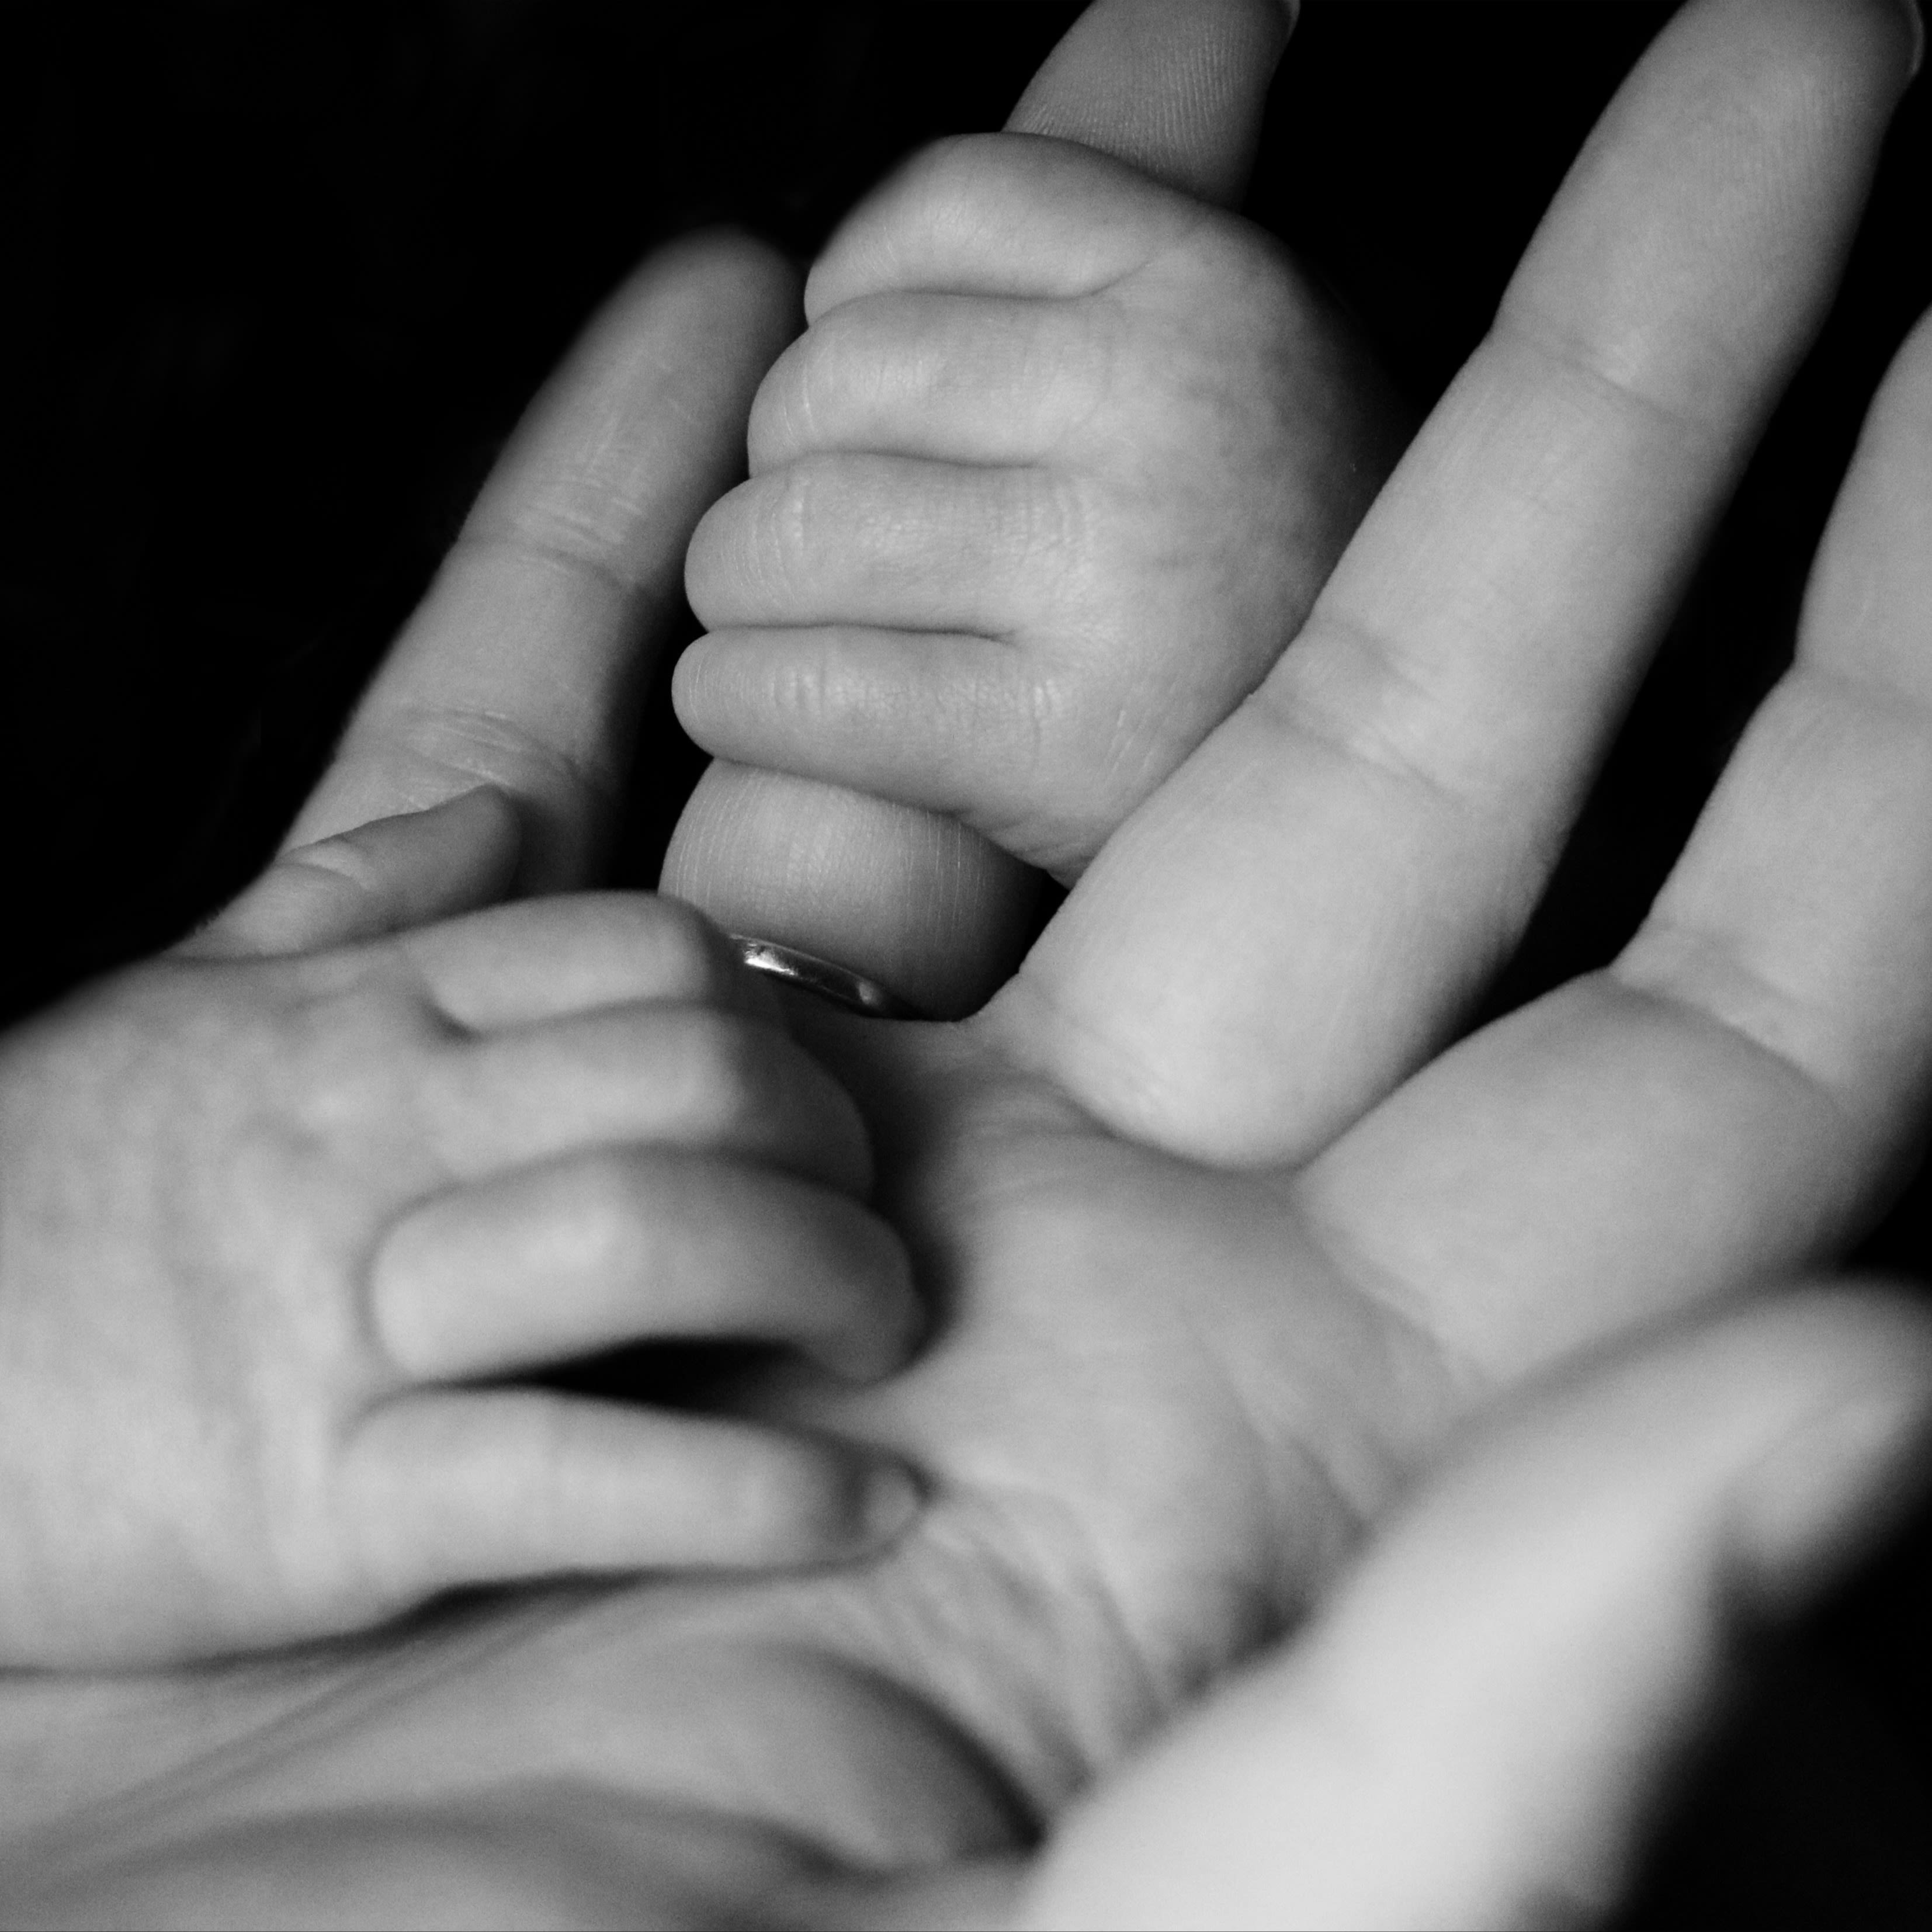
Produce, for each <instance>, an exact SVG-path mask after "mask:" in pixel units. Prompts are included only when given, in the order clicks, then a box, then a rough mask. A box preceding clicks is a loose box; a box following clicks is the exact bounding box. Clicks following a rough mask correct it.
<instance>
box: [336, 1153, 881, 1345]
mask: <svg viewBox="0 0 1932 1932" xmlns="http://www.w3.org/2000/svg"><path fill="white" fill-rule="evenodd" d="M369 1294H370V1305H371V1311H372V1314H373V1317H374V1322H375V1325H376V1328H377V1334H379V1336H380V1337H381V1339H382V1341H383V1346H384V1348H385V1349H386V1352H387V1353H388V1355H389V1357H390V1358H391V1359H392V1361H394V1362H395V1364H397V1366H398V1367H400V1368H401V1370H403V1371H404V1373H406V1374H407V1375H410V1376H416V1377H434V1378H437V1379H445V1380H447V1379H458V1378H464V1377H471V1376H489V1375H500V1374H503V1373H508V1372H510V1371H513V1370H529V1369H532V1368H535V1367H541V1366H542V1365H544V1364H547V1363H553V1362H558V1361H568V1360H570V1359H571V1358H574V1357H579V1356H584V1355H592V1354H595V1353H597V1352H601V1351H602V1350H604V1349H613V1348H616V1347H618V1346H620V1345H622V1344H625V1343H633V1342H643V1341H657V1340H672V1339H675V1338H678V1337H688V1338H695V1339H702V1340H746V1341H759V1342H768V1343H781V1344H784V1345H786V1346H790V1347H792V1348H794V1349H798V1350H799V1351H800V1352H802V1353H803V1354H805V1355H808V1356H810V1357H811V1358H812V1359H813V1360H814V1361H817V1362H818V1363H820V1364H822V1365H823V1367H826V1368H827V1369H829V1370H832V1373H835V1374H837V1375H841V1376H850V1377H853V1378H854V1379H860V1380H865V1381H870V1380H873V1379H876V1378H877V1377H878V1376H883V1375H885V1374H887V1373H889V1372H890V1371H891V1370H893V1369H895V1368H896V1367H898V1365H899V1364H901V1362H902V1361H904V1359H905V1358H906V1356H907V1353H908V1352H909V1351H910V1349H911V1346H912V1343H913V1339H914V1337H915V1334H916V1331H917V1329H918V1327H919V1305H918V1302H917V1300H916V1298H915V1296H914V1295H913V1290H912V1282H911V1274H910V1268H909V1267H908V1265H907V1261H906V1257H905V1252H904V1249H903V1248H902V1247H901V1246H900V1244H899V1243H898V1241H897V1240H896V1239H895V1238H894V1237H893V1236H892V1235H891V1234H890V1233H889V1231H888V1230H887V1229H886V1226H885V1224H884V1223H883V1222H881V1221H880V1220H877V1219H876V1218H875V1217H874V1216H872V1215H870V1214H867V1213H865V1211H863V1210H862V1208H859V1207H858V1206H857V1205H856V1204H855V1203H854V1202H852V1201H850V1199H847V1197H846V1196H843V1195H840V1194H835V1193H830V1192H829V1191H828V1190H825V1189H823V1188H818V1187H808V1186H807V1185H806V1184H804V1183H803V1182H801V1181H794V1180H793V1179H791V1178H790V1177H788V1176H787V1175H778V1174H774V1173H772V1172H770V1170H769V1169H761V1168H756V1167H750V1166H743V1165H742V1164H739V1163H734V1162H730V1161H724V1160H718V1159H717V1158H715V1157H712V1156H710V1155H706V1154H681V1153H676V1152H671V1151H665V1150H664V1149H661V1148H598V1149H596V1150H595V1151H592V1152H590V1153H589V1154H577V1155H574V1156H569V1157H565V1158H564V1159H562V1160H556V1161H552V1162H550V1163H546V1164H544V1165H543V1166H538V1167H533V1168H529V1169H523V1170H522V1171H521V1172H517V1173H514V1174H511V1175H504V1176H502V1177H501V1178H499V1179H496V1180H493V1181H487V1182H484V1184H481V1186H478V1187H469V1188H459V1189H456V1190H452V1191H451V1192H450V1193H446V1194H440V1195H438V1196H435V1197H434V1199H431V1200H430V1201H428V1202H425V1204H424V1205H422V1206H421V1207H419V1208H416V1210H415V1211H413V1213H411V1214H407V1215H406V1216H405V1217H404V1218H403V1219H402V1220H400V1221H398V1223H396V1224H395V1226H393V1227H392V1229H390V1230H389V1232H388V1234H386V1235H385V1236H384V1237H383V1242H382V1245H381V1246H380V1247H379V1248H378V1249H377V1253H376V1256H375V1259H374V1261H373V1262H371V1265H370V1274H369Z"/></svg>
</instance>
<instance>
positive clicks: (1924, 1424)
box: [1736, 1388, 1932, 1601]
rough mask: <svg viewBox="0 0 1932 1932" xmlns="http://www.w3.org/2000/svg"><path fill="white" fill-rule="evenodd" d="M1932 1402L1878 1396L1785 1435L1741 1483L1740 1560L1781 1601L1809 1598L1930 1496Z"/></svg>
mask: <svg viewBox="0 0 1932 1932" xmlns="http://www.w3.org/2000/svg"><path fill="white" fill-rule="evenodd" d="M1928 1475H1932V1394H1928V1391H1926V1390H1924V1389H1922V1388H1913V1389H1911V1390H1909V1391H1901V1390H1897V1389H1891V1390H1884V1391H1873V1392H1871V1393H1870V1394H1866V1395H1863V1396H1860V1397H1854V1398H1853V1399H1852V1400H1850V1401H1849V1402H1847V1403H1845V1404H1843V1406H1841V1407H1838V1408H1836V1409H1832V1410H1830V1411H1829V1412H1826V1414H1824V1415H1820V1416H1818V1417H1817V1418H1814V1420H1813V1421H1810V1422H1808V1423H1807V1424H1804V1425H1802V1427H1799V1429H1797V1430H1795V1431H1794V1432H1793V1433H1792V1434H1790V1435H1789V1436H1786V1437H1784V1439H1783V1440H1782V1441H1781V1442H1779V1443H1778V1445H1777V1447H1776V1448H1774V1449H1773V1450H1772V1451H1771V1453H1770V1454H1769V1455H1767V1456H1766V1457H1764V1458H1763V1460H1761V1461H1760V1463H1758V1464H1757V1466H1756V1467H1755V1468H1754V1469H1752V1470H1751V1472H1750V1473H1749V1474H1748V1475H1746V1476H1745V1478H1744V1480H1743V1481H1742V1484H1740V1486H1739V1490H1738V1491H1737V1493H1736V1504H1737V1508H1738V1512H1739V1513H1738V1515H1737V1517H1736V1523H1737V1526H1738V1529H1739V1535H1740V1539H1741V1542H1742V1550H1741V1554H1742V1556H1743V1557H1744V1558H1745V1561H1746V1562H1747V1563H1748V1564H1749V1565H1750V1566H1751V1568H1752V1569H1753V1570H1754V1571H1755V1573H1756V1574H1757V1579H1758V1580H1759V1581H1760V1583H1761V1584H1762V1585H1763V1587H1764V1588H1765V1589H1766V1590H1767V1591H1768V1592H1769V1594H1770V1595H1771V1596H1772V1598H1773V1599H1774V1600H1778V1599H1789V1600H1791V1601H1802V1600H1803V1599H1804V1598H1805V1597H1807V1596H1808V1595H1811V1593H1812V1592H1815V1591H1816V1590H1817V1589H1822V1588H1823V1586H1824V1585H1825V1584H1826V1583H1827V1582H1828V1581H1829V1580H1830V1579H1831V1578H1832V1577H1833V1576H1835V1575H1836V1574H1838V1572H1840V1571H1843V1570H1844V1569H1846V1568H1849V1566H1850V1565H1852V1563H1853V1562H1855V1561H1856V1560H1857V1559H1858V1557H1859V1556H1862V1555H1863V1554H1864V1553H1865V1552H1866V1551H1867V1550H1868V1549H1870V1547H1872V1546H1873V1544H1876V1543H1877V1542H1878V1541H1879V1540H1880V1539H1881V1538H1882V1537H1883V1535H1884V1534H1885V1532H1886V1531H1887V1530H1888V1529H1891V1528H1892V1527H1893V1526H1894V1525H1895V1524H1897V1523H1898V1522H1899V1521H1900V1520H1901V1519H1902V1518H1903V1517H1904V1516H1905V1515H1906V1514H1907V1512H1908V1511H1909V1510H1910V1508H1911V1507H1912V1505H1913V1504H1914V1503H1915V1502H1917V1501H1918V1499H1919V1498H1920V1497H1921V1496H1922V1495H1923V1494H1924V1492H1925V1490H1926V1487H1927V1476H1928Z"/></svg>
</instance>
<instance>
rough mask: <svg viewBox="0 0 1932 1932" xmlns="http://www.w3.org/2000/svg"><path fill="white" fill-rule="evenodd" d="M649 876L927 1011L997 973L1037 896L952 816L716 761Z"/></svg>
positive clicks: (955, 1001) (731, 921)
mask: <svg viewBox="0 0 1932 1932" xmlns="http://www.w3.org/2000/svg"><path fill="white" fill-rule="evenodd" d="M662 884H663V889H664V891H665V892H668V893H674V894H675V895H676V896H677V897H679V898H683V899H688V900H689V901H691V904H693V905H695V906H697V907H701V908H702V909H703V911H704V912H705V913H707V914H708V915H709V916H710V917H711V918H712V919H715V921H716V922H718V924H719V925H720V926H723V927H724V929H725V930H726V931H727V932H740V933H745V934H748V935H751V936H752V937H754V938H760V939H775V940H777V941H780V942H781V943H782V944H785V945H787V946H796V947H802V949H803V950H805V952H807V953H817V955H818V956H820V958H821V959H833V960H836V961H838V962H839V963H840V964H841V965H845V966H849V967H851V968H854V969H855V970H856V971H859V972H862V973H863V974H866V975H867V976H868V977H870V978H871V979H874V980H877V981H878V982H879V983H880V984H881V985H882V986H885V987H886V988H888V989H889V990H890V991H891V992H894V993H895V994H897V995H898V997H899V998H901V999H902V1000H904V1001H907V1003H908V1004H910V1005H911V1006H912V1007H915V1008H916V1010H918V1011H919V1012H921V1013H926V1014H929V1015H931V1016H932V1017H933V1018H935V1019H956V1018H957V1017H958V1016H959V1015H961V1014H962V1013H971V1012H972V1011H973V1010H974V1009H975V1008H976V1007H978V1006H980V1004H982V1002H983V1001H985V999H986V997H987V995H989V993H991V992H992V991H993V989H994V988H995V986H998V984H999V983H1001V980H1004V978H1005V977H1006V975H1007V972H1008V971H1010V970H1011V968H1012V965H1013V962H1014V961H1016V959H1019V956H1020V952H1021V949H1022V947H1023V946H1024V944H1025V939H1026V934H1027V931H1028V926H1030V925H1031V922H1032V918H1033V910H1034V906H1035V904H1037V902H1038V899H1039V895H1040V875H1039V874H1038V873H1037V872H1035V871H1034V870H1033V869H1032V868H1031V867H1030V866H1028V865H1024V864H1023V863H1022V862H1021V861H1020V860H1019V859H1015V858H1013V857H1010V856H1009V855H1008V854H1007V853H1004V852H1003V851H1001V849H1000V848H999V847H998V846H997V845H995V844H993V843H992V841H991V840H989V839H987V838H983V837H982V836H981V835H980V834H979V833H978V832H974V831H973V830H972V829H971V828H970V827H968V826H965V825H962V824H961V823H959V820H957V819H954V818H950V817H945V816H944V815H942V814H940V813H938V812H935V811H926V810H924V809H922V808H920V807H919V806H916V805H900V804H898V803H895V802H893V801H892V800H890V799H881V798H869V797H868V796H865V794H864V793H862V792H855V791H847V790H845V789H844V788H843V787H841V786H836V785H830V784H823V783H821V782H820V781H818V780H817V779H814V778H795V777H793V776H791V775H789V774H787V773H785V772H770V771H756V770H754V769H751V767H750V766H745V765H733V764H727V763H723V762H722V761H719V762H716V763H713V764H712V765H711V766H709V768H708V769H706V772H705V774H704V775H703V777H702V778H700V779H699V780H698V781H697V787H696V789H695V790H694V791H693V792H692V793H691V800H690V802H689V803H688V805H686V806H685V811H684V815H683V817H682V818H680V819H679V820H678V823H677V827H676V831H675V832H673V834H672V835H671V841H670V849H669V850H667V852H666V853H665V854H664V877H663V880H662Z"/></svg>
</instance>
